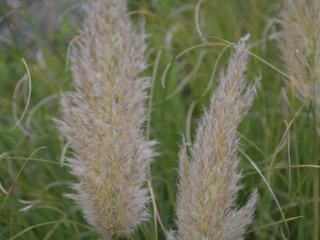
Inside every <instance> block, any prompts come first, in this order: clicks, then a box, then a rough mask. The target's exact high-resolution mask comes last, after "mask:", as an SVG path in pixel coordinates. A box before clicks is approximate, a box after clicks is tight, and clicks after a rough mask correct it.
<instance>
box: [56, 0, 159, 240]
mask: <svg viewBox="0 0 320 240" xmlns="http://www.w3.org/2000/svg"><path fill="white" fill-rule="evenodd" d="M144 39H145V34H144V32H139V31H138V30H136V29H135V28H133V26H132V24H131V21H130V18H129V15H128V12H127V7H126V1H125V0H95V1H93V2H92V3H90V5H88V7H87V18H86V20H85V22H84V25H83V28H82V31H81V33H80V36H79V37H78V38H77V39H76V40H75V46H73V47H72V51H71V57H70V58H71V69H72V74H73V79H74V84H75V88H76V90H75V91H74V92H71V93H68V94H65V95H64V96H63V99H62V108H63V116H64V119H63V121H62V122H61V123H60V131H61V133H62V134H63V135H64V136H65V137H66V138H67V140H68V142H69V143H70V144H71V146H72V149H73V150H74V158H73V159H71V160H70V168H71V170H72V173H73V174H74V175H75V176H76V177H77V179H78V180H79V182H78V183H77V184H76V185H75V186H74V188H75V191H76V193H75V194H74V195H72V198H73V199H74V200H75V201H77V202H78V203H79V205H80V206H81V209H82V211H83V213H84V215H85V217H86V219H87V220H88V222H89V223H90V224H91V225H93V226H94V227H95V228H96V229H97V230H98V231H99V232H100V233H101V234H102V235H103V236H104V237H105V239H111V238H113V237H114V236H119V235H129V234H130V233H131V232H132V230H133V229H134V228H135V227H136V226H137V225H138V224H139V223H141V221H143V220H144V219H145V218H146V216H147V209H146V206H145V205H146V202H147V201H148V191H147V188H146V187H145V180H146V177H147V172H148V171H147V169H148V165H149V163H150V160H151V158H152V157H153V155H154V152H153V149H152V147H153V144H154V143H153V142H151V141H148V140H147V139H146V137H145V136H144V134H143V129H142V127H143V126H142V125H143V124H144V121H145V117H146V113H145V101H146V98H147V89H148V87H149V85H150V82H149V80H148V79H147V78H139V75H140V73H141V72H142V71H143V70H144V69H145V66H146V65H145V56H144V53H145V49H146V45H145V41H144Z"/></svg>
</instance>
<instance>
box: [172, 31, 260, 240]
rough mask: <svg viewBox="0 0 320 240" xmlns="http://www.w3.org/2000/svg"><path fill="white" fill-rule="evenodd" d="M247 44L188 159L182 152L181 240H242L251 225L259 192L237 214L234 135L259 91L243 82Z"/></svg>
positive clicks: (183, 149) (183, 148)
mask: <svg viewBox="0 0 320 240" xmlns="http://www.w3.org/2000/svg"><path fill="white" fill-rule="evenodd" d="M247 38H248V37H245V38H243V39H242V40H241V41H240V42H239V43H238V45H236V47H235V52H234V54H233V56H232V57H231V60H230V62H229V65H228V69H227V71H226V73H225V74H222V75H221V82H220V85H219V86H218V89H217V90H216V92H215V94H214V95H213V96H212V99H211V104H210V107H209V108H208V109H207V111H205V113H204V116H203V117H202V119H201V122H200V123H199V126H198V129H197V131H196V138H195V142H194V144H193V146H192V147H191V149H190V156H189V155H188V152H187V146H186V144H185V143H183V144H182V146H181V150H180V156H179V159H180V170H179V174H180V183H179V196H178V206H177V215H178V221H177V224H178V234H177V235H178V236H177V238H178V239H181V240H195V239H208V240H224V239H225V240H227V239H228V240H233V239H237V240H238V239H243V235H244V233H245V229H246V227H247V226H248V224H250V223H251V221H252V216H253V213H254V209H255V203H256V201H257V192H256V191H254V192H253V193H252V195H251V196H250V199H249V201H248V202H247V203H246V205H245V206H244V207H242V208H241V209H239V210H237V209H235V200H236V197H237V192H238V191H239V190H240V188H241V187H240V186H239V180H240V178H241V175H240V174H239V173H238V172H237V168H238V162H239V158H238V156H237V152H238V138H237V136H236V130H237V127H238V125H239V123H240V121H241V120H242V118H243V116H244V115H245V114H246V112H247V110H248V109H249V107H250V106H251V103H252V100H253V98H254V96H255V95H256V86H255V85H251V86H248V85H247V84H246V81H245V79H244V72H245V70H246V67H247V61H248V48H247V46H246V41H247ZM170 236H171V238H173V235H172V234H171V235H170Z"/></svg>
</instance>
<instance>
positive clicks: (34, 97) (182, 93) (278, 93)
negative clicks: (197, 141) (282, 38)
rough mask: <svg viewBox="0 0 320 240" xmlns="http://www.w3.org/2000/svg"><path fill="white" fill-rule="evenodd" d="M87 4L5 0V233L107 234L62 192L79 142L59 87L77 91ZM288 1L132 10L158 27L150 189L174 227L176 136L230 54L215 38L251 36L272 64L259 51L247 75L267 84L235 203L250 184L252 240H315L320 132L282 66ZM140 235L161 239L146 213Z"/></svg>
mask: <svg viewBox="0 0 320 240" xmlns="http://www.w3.org/2000/svg"><path fill="white" fill-rule="evenodd" d="M85 2H86V1H85V0H82V1H76V0H63V1H62V0H61V1H49V0H37V1H26V0H24V1H22V0H0V157H1V159H0V183H1V185H0V187H1V191H0V239H99V236H98V235H96V233H95V232H94V230H93V229H91V228H90V226H88V225H87V224H86V222H85V221H84V219H83V217H82V216H81V214H80V211H79V209H78V208H77V207H76V206H75V204H74V203H73V202H72V201H71V200H69V199H67V198H65V197H64V194H65V193H68V192H70V191H72V190H71V189H70V183H72V181H74V179H73V178H72V176H71V175H70V174H69V172H68V169H67V168H66V167H65V166H64V165H63V156H64V154H66V155H70V154H71V150H70V149H68V148H67V147H65V142H64V139H62V138H61V137H60V136H59V134H58V132H57V129H56V125H55V123H54V119H55V118H59V117H60V112H59V94H60V92H61V91H67V90H70V89H72V78H71V75H70V72H69V70H68V61H67V52H68V46H69V43H70V41H71V40H72V39H73V38H74V37H75V36H76V34H77V31H78V29H79V27H80V26H81V21H82V19H83V15H84V12H83V10H82V3H85ZM197 6H198V8H197ZM280 6H281V1H277V0H259V1H255V0H248V1H244V0H231V1H225V0H216V1H213V0H204V1H202V3H201V4H198V5H197V1H191V0H174V1H173V0H130V1H129V7H130V10H131V11H132V17H133V18H134V19H138V18H139V16H144V18H145V20H146V27H147V31H148V32H149V33H150V35H149V38H148V44H149V52H148V54H147V57H148V63H149V64H150V66H149V68H148V70H147V75H150V76H152V77H153V80H154V87H153V97H152V115H151V116H152V117H151V122H150V128H149V130H150V137H151V138H152V139H156V140H157V141H158V142H159V144H158V147H157V151H158V152H159V153H160V155H159V156H158V157H157V158H156V159H155V160H154V162H153V164H152V186H153V189H154V192H155V198H156V199H155V200H156V204H157V208H158V210H159V213H160V217H161V220H162V223H163V225H164V227H165V228H166V229H170V228H174V227H175V225H174V219H175V211H174V205H175V197H176V192H177V188H176V181H177V171H176V170H177V152H178V146H179V143H180V141H181V139H182V136H185V137H186V138H187V140H189V141H190V139H192V137H193V132H194V129H195V127H196V125H197V121H198V119H199V117H200V116H201V114H202V112H203V108H204V107H205V106H207V104H208V100H209V98H210V96H211V94H212V92H213V90H214V89H215V86H216V85H217V83H218V81H219V74H220V70H221V69H222V68H226V63H227V60H228V57H229V56H230V48H228V47H226V45H225V44H224V43H223V41H221V40H219V39H225V40H227V41H230V42H236V41H238V40H239V38H240V37H241V36H243V35H245V34H246V33H250V34H251V43H252V44H253V47H252V52H253V53H254V54H255V55H257V56H259V57H260V58H261V59H263V61H267V62H268V63H269V65H268V64H266V63H263V62H262V61H261V59H258V58H257V57H252V58H251V62H250V68H249V71H248V74H247V76H248V80H249V81H252V80H254V78H255V77H256V76H259V75H261V76H262V82H261V86H260V89H259V92H258V96H257V98H256V100H255V104H254V106H253V108H252V109H251V111H250V113H249V114H248V117H247V118H246V119H245V120H244V121H243V123H242V124H241V127H240V128H239V135H240V136H241V145H242V149H243V152H244V153H243V154H241V159H240V164H241V169H242V171H243V174H244V179H243V183H244V185H245V187H244V189H243V191H242V192H241V194H240V196H239V205H241V203H242V202H243V201H244V200H245V199H246V197H247V196H248V194H249V193H250V191H251V189H252V188H258V190H259V194H260V201H259V202H258V205H257V211H256V218H255V221H254V224H253V225H252V226H251V227H250V229H249V233H248V239H314V240H317V239H316V238H317V237H316V234H317V231H318V230H317V229H319V218H318V216H319V208H318V206H319V205H318V204H319V201H320V200H319V189H317V184H315V183H316V182H317V181H319V168H317V166H319V165H320V164H319V158H320V157H319V147H320V146H319V140H318V138H319V136H317V135H316V131H315V125H316V123H315V121H314V119H313V115H312V106H305V105H302V104H301V103H300V102H299V101H297V100H296V98H295V89H294V86H293V87H288V85H287V84H286V82H288V80H287V79H286V77H285V76H284V75H283V74H282V73H281V71H285V69H284V64H283V62H282V60H281V57H280V55H279V51H278V49H277V44H276V41H275V38H276V37H277V33H278V31H279V28H278V26H277V25H276V24H274V22H275V21H274V20H272V19H274V18H275V17H277V16H278V14H279V8H280ZM197 9H198V11H197ZM197 25H198V27H197ZM197 29H198V31H197ZM199 30H200V31H199ZM201 32H202V33H201ZM199 34H200V35H201V34H202V38H201V37H199ZM180 53H183V54H182V55H181V54H180ZM179 54H180V55H179ZM24 61H25V63H26V64H24ZM270 66H271V67H270ZM272 66H273V67H272ZM274 68H278V70H275V69H274ZM215 69H216V71H215ZM28 71H30V75H31V79H29V78H28V74H27V73H28ZM30 83H31V86H32V88H31V91H30ZM30 93H31V98H29V97H28V96H29V94H30ZM29 100H30V101H29ZM24 110H26V111H24ZM24 112H25V114H24ZM251 160H252V161H253V162H254V164H255V166H256V167H257V168H258V169H259V170H256V169H255V166H253V164H252V163H250V161H251ZM308 165H313V166H308ZM261 174H263V175H264V176H265V180H264V179H263V178H262V177H261ZM268 184H269V186H268ZM273 194H274V196H273ZM275 197H276V199H275ZM277 201H278V203H279V205H280V209H281V210H280V209H279V207H278V206H277ZM150 209H152V206H150ZM151 215H153V213H152V211H151ZM133 239H164V235H163V231H162V230H161V226H160V225H159V223H158V224H157V225H155V224H154V221H153V219H152V218H151V217H150V222H147V223H145V224H144V225H143V226H141V227H140V228H139V229H138V231H137V232H136V234H135V236H134V238H133Z"/></svg>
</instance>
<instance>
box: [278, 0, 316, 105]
mask: <svg viewBox="0 0 320 240" xmlns="http://www.w3.org/2000/svg"><path fill="white" fill-rule="evenodd" d="M319 12H320V1H319V0H285V1H284V7H283V9H282V13H281V27H282V34H281V38H280V41H279V46H280V49H281V51H282V55H283V59H284V61H285V62H286V65H287V72H288V75H289V77H290V78H291V79H290V84H291V87H292V88H293V89H295V90H296V91H297V93H298V97H299V98H300V100H302V101H303V102H312V103H314V104H315V103H316V102H319V101H320V100H319V95H320V94H319V93H320V86H319V85H320V41H319V39H320V28H319V25H320V14H319Z"/></svg>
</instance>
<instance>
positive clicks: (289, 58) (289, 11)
mask: <svg viewBox="0 0 320 240" xmlns="http://www.w3.org/2000/svg"><path fill="white" fill-rule="evenodd" d="M319 12H320V1H318V0H308V1H305V0H295V1H293V0H286V1H285V2H284V6H283V9H282V13H281V27H282V34H281V39H280V41H279V45H280V49H281V51H282V55H283V59H284V61H285V63H286V66H287V72H288V75H289V76H290V78H291V80H290V81H291V83H290V84H291V89H292V92H293V93H297V95H296V96H297V97H298V98H299V100H301V102H303V103H305V104H308V105H311V106H312V108H311V109H312V110H311V111H312V113H311V114H310V116H313V120H314V121H315V123H316V124H315V132H318V136H315V139H316V141H315V142H314V144H315V148H316V150H315V154H314V156H315V157H316V158H318V159H315V160H314V161H315V162H314V163H315V164H320V158H319V150H318V148H319V140H318V138H319V137H320V41H319V39H320V28H319V26H320V14H319ZM319 178H320V176H319V172H318V171H317V172H315V174H314V181H313V195H314V199H313V201H314V203H313V205H314V207H313V214H314V219H313V221H314V223H313V224H314V231H313V237H314V238H313V239H315V240H316V239H319V238H320V234H319V231H320V230H319V229H320V228H319V226H320V205H319V197H320V195H319V186H320V185H319V181H320V179H319Z"/></svg>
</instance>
